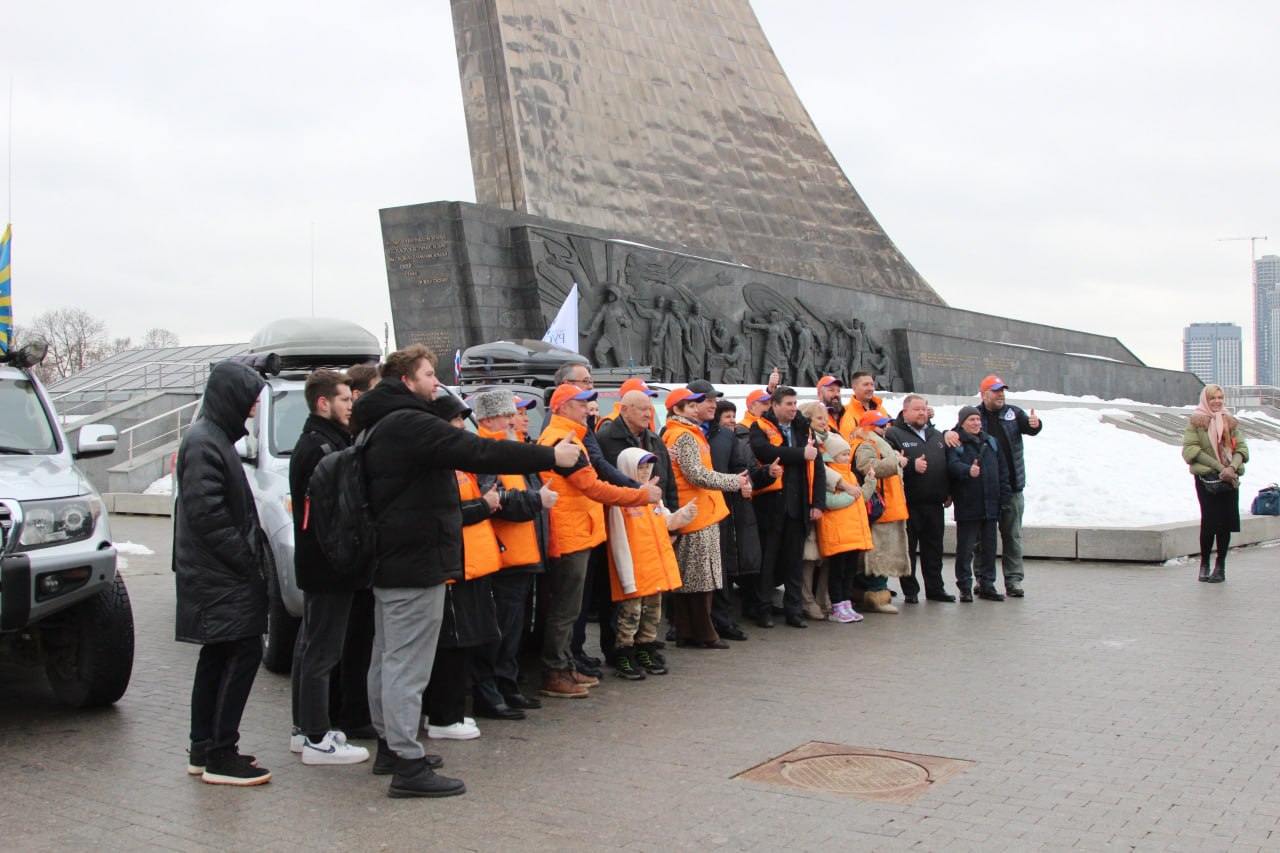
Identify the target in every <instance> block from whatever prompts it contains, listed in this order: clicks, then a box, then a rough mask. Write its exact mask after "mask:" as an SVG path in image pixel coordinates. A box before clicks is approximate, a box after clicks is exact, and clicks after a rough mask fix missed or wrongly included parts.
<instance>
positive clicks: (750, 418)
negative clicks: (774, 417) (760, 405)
mask: <svg viewBox="0 0 1280 853" xmlns="http://www.w3.org/2000/svg"><path fill="white" fill-rule="evenodd" d="M758 420H760V419H759V418H758V417H756V416H755V415H753V414H751V410H750V409H748V410H747V411H745V412H743V413H742V417H741V418H739V419H738V423H740V424H741V425H742V426H744V427H746V428H747V429H751V425H752V424H753V423H755V422H756V421H758Z"/></svg>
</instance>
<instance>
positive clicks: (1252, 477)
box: [890, 406, 1280, 527]
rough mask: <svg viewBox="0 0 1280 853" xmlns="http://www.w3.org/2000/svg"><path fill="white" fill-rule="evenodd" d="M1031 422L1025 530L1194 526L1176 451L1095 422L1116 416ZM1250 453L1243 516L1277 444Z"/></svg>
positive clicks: (944, 414) (1279, 469)
mask: <svg viewBox="0 0 1280 853" xmlns="http://www.w3.org/2000/svg"><path fill="white" fill-rule="evenodd" d="M890 412H891V413H892V414H897V409H896V408H893V407H890ZM958 412H959V407H958V406H938V407H937V410H936V412H935V414H934V423H935V424H936V425H937V427H938V429H950V428H951V427H952V426H953V425H954V424H955V422H956V414H957V413H958ZM1036 414H1037V415H1039V416H1040V417H1041V419H1042V420H1043V421H1044V431H1043V432H1041V433H1040V434H1039V435H1036V436H1026V437H1024V439H1023V448H1024V449H1025V452H1026V464H1027V488H1026V491H1025V493H1024V495H1025V497H1026V503H1027V508H1026V513H1025V515H1024V516H1023V523H1024V524H1027V525H1032V526H1046V525H1063V526H1069V527H1145V526H1147V525H1152V524H1168V523H1174V522H1188V521H1198V520H1199V518H1200V508H1199V505H1198V504H1197V503H1196V494H1195V486H1194V485H1193V483H1192V479H1191V474H1190V473H1189V472H1188V471H1187V466H1186V463H1184V462H1183V461H1182V448H1181V447H1174V446H1172V445H1169V444H1165V443H1163V442H1161V441H1157V440H1156V439H1154V438H1150V437H1148V436H1145V435H1142V434H1139V433H1135V432H1129V431H1127V430H1122V429H1120V428H1119V427H1116V426H1114V425H1113V424H1107V423H1103V422H1102V421H1101V417H1102V416H1103V415H1107V414H1109V415H1118V416H1124V414H1125V413H1124V412H1123V411H1122V410H1119V409H1101V410H1100V409H1090V408H1079V409H1073V408H1054V409H1051V410H1048V411H1045V412H1036ZM1268 420H1272V419H1268ZM1272 422H1273V423H1274V422H1275V421H1274V420H1272ZM1249 452H1250V460H1249V464H1248V465H1247V466H1245V474H1244V477H1243V478H1242V480H1241V490H1240V511H1241V513H1243V514H1247V513H1248V511H1249V504H1250V502H1252V500H1253V496H1254V495H1256V494H1257V493H1258V490H1259V489H1261V488H1262V487H1263V486H1265V485H1267V484H1268V483H1275V482H1280V442H1275V441H1263V440H1261V439H1257V438H1254V439H1250V441H1249ZM948 516H950V513H948Z"/></svg>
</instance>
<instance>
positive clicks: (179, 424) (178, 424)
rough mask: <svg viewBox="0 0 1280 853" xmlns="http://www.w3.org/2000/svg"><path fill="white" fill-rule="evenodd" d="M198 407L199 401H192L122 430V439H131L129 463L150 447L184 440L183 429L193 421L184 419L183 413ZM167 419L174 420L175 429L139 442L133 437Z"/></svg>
mask: <svg viewBox="0 0 1280 853" xmlns="http://www.w3.org/2000/svg"><path fill="white" fill-rule="evenodd" d="M198 405H200V401H199V400H192V401H191V402H190V403H186V404H185V405H182V406H179V407H178V408H176V409H174V410H172V411H169V412H165V413H164V414H162V415H156V416H155V417H154V418H147V419H146V420H145V421H142V422H141V423H136V424H134V425H133V426H131V427H126V428H125V429H122V430H120V437H121V438H124V437H125V436H126V435H127V436H128V437H129V441H128V447H129V451H128V453H129V461H130V462H132V461H133V457H134V453H135V452H137V453H143V452H144V450H143V448H147V449H150V446H152V445H154V446H157V447H158V446H159V445H161V444H165V443H168V442H170V441H177V440H178V439H180V438H182V431H183V429H185V428H186V427H187V426H189V425H190V423H191V419H190V418H189V417H187V418H184V417H183V416H182V413H183V412H185V411H186V410H187V409H192V408H195V407H196V406H198ZM166 418H173V419H174V428H173V429H171V430H166V431H165V432H162V433H160V434H159V435H156V436H152V437H151V438H144V439H139V440H137V441H135V440H134V438H133V435H134V432H135V431H137V430H139V429H142V428H143V427H144V426H150V425H151V424H154V423H158V422H159V421H163V420H165V419H166Z"/></svg>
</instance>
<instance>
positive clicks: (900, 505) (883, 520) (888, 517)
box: [849, 435, 909, 524]
mask: <svg viewBox="0 0 1280 853" xmlns="http://www.w3.org/2000/svg"><path fill="white" fill-rule="evenodd" d="M864 442H865V443H866V444H868V445H870V446H871V448H872V449H873V450H874V451H875V452H876V458H877V459H883V458H884V454H883V453H881V452H880V445H879V444H878V443H877V442H874V441H872V440H871V439H868V438H859V437H858V436H856V435H855V436H854V439H853V441H851V442H849V444H850V445H851V446H852V447H853V452H854V454H855V457H856V454H857V452H858V445H860V444H862V443H864ZM899 472H901V469H899ZM876 491H877V492H879V493H880V500H882V501H884V514H883V515H881V516H880V517H879V518H877V519H876V522H875V523H876V524H887V523H888V522H890V521H902V520H903V519H905V518H906V517H907V516H908V515H909V513H908V512H907V495H906V492H905V491H904V490H903V488H902V474H901V473H897V474H894V475H893V476H892V477H880V476H879V475H878V474H877V480H876Z"/></svg>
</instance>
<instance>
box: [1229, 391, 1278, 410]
mask: <svg viewBox="0 0 1280 853" xmlns="http://www.w3.org/2000/svg"><path fill="white" fill-rule="evenodd" d="M1222 390H1223V391H1224V392H1225V393H1226V398H1227V400H1226V402H1227V405H1228V406H1230V407H1231V408H1233V409H1240V408H1245V409H1261V408H1269V409H1275V410H1277V411H1278V412H1280V388H1277V387H1276V386H1274V385H1228V386H1226V387H1225V388H1223V389H1222Z"/></svg>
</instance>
